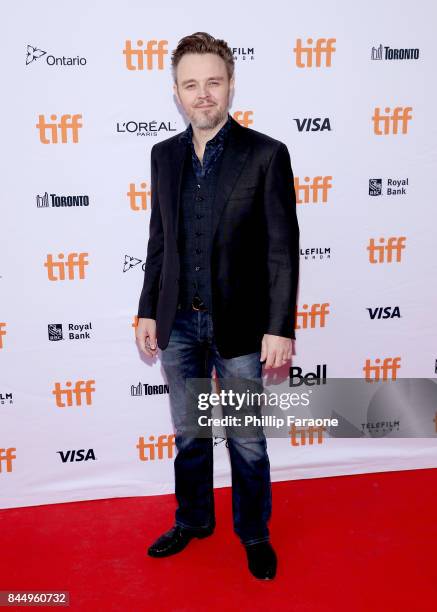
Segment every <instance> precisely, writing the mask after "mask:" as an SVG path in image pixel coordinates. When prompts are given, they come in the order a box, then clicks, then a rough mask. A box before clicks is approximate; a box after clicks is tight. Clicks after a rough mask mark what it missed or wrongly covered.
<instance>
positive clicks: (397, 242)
mask: <svg viewBox="0 0 437 612" xmlns="http://www.w3.org/2000/svg"><path fill="white" fill-rule="evenodd" d="M406 239H407V237H406V236H390V238H389V239H388V240H387V239H386V238H379V239H378V240H379V243H380V244H379V245H376V244H375V238H370V239H369V246H367V247H366V249H367V250H368V251H369V262H370V263H371V264H381V263H393V262H396V263H399V262H400V261H401V251H402V249H405V241H406ZM393 253H395V254H396V256H395V258H393Z"/></svg>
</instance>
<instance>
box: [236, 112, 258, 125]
mask: <svg viewBox="0 0 437 612" xmlns="http://www.w3.org/2000/svg"><path fill="white" fill-rule="evenodd" d="M232 117H233V118H234V119H235V121H238V123H239V124H240V125H242V126H243V127H249V125H253V111H235V113H234V114H233V115H232Z"/></svg>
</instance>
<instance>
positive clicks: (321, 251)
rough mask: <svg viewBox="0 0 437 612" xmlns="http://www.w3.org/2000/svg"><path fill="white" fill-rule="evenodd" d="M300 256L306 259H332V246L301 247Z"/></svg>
mask: <svg viewBox="0 0 437 612" xmlns="http://www.w3.org/2000/svg"><path fill="white" fill-rule="evenodd" d="M300 257H301V258H302V259H304V260H305V261H326V260H327V259H331V247H323V246H317V247H308V248H306V249H300Z"/></svg>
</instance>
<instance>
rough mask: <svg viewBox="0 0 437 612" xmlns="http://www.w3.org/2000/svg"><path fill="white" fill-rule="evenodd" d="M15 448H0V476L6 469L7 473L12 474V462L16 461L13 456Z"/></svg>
mask: <svg viewBox="0 0 437 612" xmlns="http://www.w3.org/2000/svg"><path fill="white" fill-rule="evenodd" d="M16 450H17V449H16V448H12V447H11V448H0V474H1V473H2V472H3V471H4V470H3V468H4V467H5V468H6V471H7V472H12V461H13V459H16V458H17V456H16V455H15V454H14V451H16Z"/></svg>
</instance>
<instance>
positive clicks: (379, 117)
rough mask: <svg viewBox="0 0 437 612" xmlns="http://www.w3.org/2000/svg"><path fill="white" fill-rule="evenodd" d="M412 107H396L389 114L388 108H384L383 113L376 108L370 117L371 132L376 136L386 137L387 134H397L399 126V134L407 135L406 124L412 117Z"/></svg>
mask: <svg viewBox="0 0 437 612" xmlns="http://www.w3.org/2000/svg"><path fill="white" fill-rule="evenodd" d="M412 110H413V107H412V106H404V107H402V106H396V108H394V109H393V112H391V109H390V107H389V106H386V107H385V108H384V113H385V114H383V113H382V112H381V109H380V108H379V107H378V106H377V107H376V108H375V110H374V114H373V115H372V121H373V132H374V134H376V135H377V136H388V135H389V134H399V125H400V126H401V131H400V133H401V134H407V132H408V122H409V121H411V119H412V118H413V115H412V114H411V111H412Z"/></svg>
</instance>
